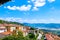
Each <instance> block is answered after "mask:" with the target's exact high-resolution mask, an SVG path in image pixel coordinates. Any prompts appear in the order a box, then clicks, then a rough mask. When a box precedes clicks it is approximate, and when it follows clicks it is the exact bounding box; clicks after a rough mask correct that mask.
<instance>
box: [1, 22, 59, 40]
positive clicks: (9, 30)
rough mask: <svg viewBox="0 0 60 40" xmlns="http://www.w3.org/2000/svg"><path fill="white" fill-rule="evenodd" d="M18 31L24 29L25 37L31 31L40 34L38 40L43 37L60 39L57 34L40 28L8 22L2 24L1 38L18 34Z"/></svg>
mask: <svg viewBox="0 0 60 40" xmlns="http://www.w3.org/2000/svg"><path fill="white" fill-rule="evenodd" d="M18 31H22V32H23V36H24V37H25V36H27V35H28V34H29V33H33V34H34V35H37V34H38V36H37V39H36V40H42V37H43V40H60V37H58V36H57V35H54V34H52V33H46V34H45V33H43V32H42V31H40V30H39V29H32V28H31V27H28V26H22V25H17V24H7V23H3V24H0V38H4V37H6V36H9V35H12V34H15V33H16V34H17V35H18Z"/></svg>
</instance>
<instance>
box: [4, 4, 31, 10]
mask: <svg viewBox="0 0 60 40" xmlns="http://www.w3.org/2000/svg"><path fill="white" fill-rule="evenodd" d="M4 8H8V9H9V10H19V11H29V10H30V9H31V5H27V6H26V5H22V6H12V7H11V6H7V7H4Z"/></svg>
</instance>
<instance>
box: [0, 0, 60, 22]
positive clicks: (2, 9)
mask: <svg viewBox="0 0 60 40" xmlns="http://www.w3.org/2000/svg"><path fill="white" fill-rule="evenodd" d="M0 19H2V20H7V21H16V22H21V23H23V22H27V23H60V0H18V1H17V0H12V1H10V2H7V3H5V4H3V5H1V6H0Z"/></svg>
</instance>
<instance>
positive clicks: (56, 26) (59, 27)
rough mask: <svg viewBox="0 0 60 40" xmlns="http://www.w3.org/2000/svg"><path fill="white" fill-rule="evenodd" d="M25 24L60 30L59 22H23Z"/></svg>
mask: <svg viewBox="0 0 60 40" xmlns="http://www.w3.org/2000/svg"><path fill="white" fill-rule="evenodd" d="M23 24H24V25H25V26H30V27H34V28H39V29H48V30H60V24H59V23H23Z"/></svg>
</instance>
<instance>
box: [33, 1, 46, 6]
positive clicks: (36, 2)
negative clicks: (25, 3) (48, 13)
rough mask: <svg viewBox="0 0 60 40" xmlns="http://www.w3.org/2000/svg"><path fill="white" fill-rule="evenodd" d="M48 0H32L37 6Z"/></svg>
mask: <svg viewBox="0 0 60 40" xmlns="http://www.w3.org/2000/svg"><path fill="white" fill-rule="evenodd" d="M45 1H46V0H35V1H32V2H33V3H34V6H35V7H42V6H44V5H45V4H46V2H45Z"/></svg>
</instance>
